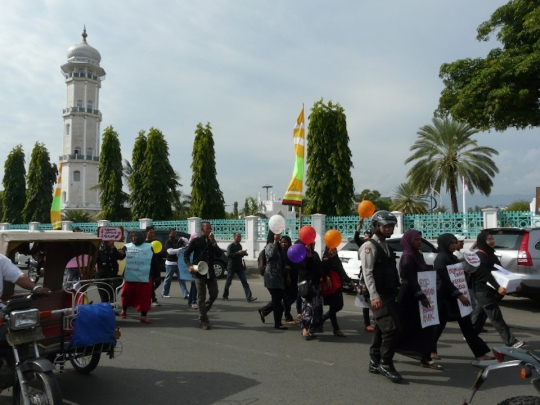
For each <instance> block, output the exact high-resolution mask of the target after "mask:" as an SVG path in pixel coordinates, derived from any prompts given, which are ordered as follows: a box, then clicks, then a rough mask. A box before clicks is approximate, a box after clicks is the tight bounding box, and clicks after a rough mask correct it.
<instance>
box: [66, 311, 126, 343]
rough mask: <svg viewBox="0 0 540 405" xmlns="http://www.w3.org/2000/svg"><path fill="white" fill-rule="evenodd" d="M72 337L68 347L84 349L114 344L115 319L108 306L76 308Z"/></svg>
mask: <svg viewBox="0 0 540 405" xmlns="http://www.w3.org/2000/svg"><path fill="white" fill-rule="evenodd" d="M77 310H78V312H77V317H76V318H75V321H74V328H73V336H72V337H71V340H70V342H69V345H68V347H85V346H93V345H97V344H101V343H104V344H106V343H115V342H116V336H115V329H116V318H115V315H114V311H113V309H112V307H111V305H110V304H108V303H106V302H103V303H100V304H91V305H79V306H77Z"/></svg>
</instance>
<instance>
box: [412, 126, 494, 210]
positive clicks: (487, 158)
mask: <svg viewBox="0 0 540 405" xmlns="http://www.w3.org/2000/svg"><path fill="white" fill-rule="evenodd" d="M432 122H433V125H426V126H423V127H422V128H420V130H419V131H418V132H417V134H418V139H417V140H416V142H415V143H414V145H413V146H411V149H410V150H411V152H412V151H414V153H413V154H412V155H411V156H410V157H409V158H408V159H407V160H406V161H405V164H407V163H410V162H412V161H414V160H416V161H417V162H416V163H415V164H414V166H413V167H412V168H411V169H410V170H409V172H408V173H407V177H408V179H409V182H410V183H411V184H413V185H414V187H415V189H416V190H417V192H419V193H425V192H429V191H430V189H431V188H433V189H434V190H435V191H437V192H440V190H441V188H442V187H444V188H445V189H446V192H448V193H449V194H450V200H451V202H452V212H458V204H457V190H458V184H459V182H460V180H461V179H464V180H465V182H466V184H467V188H468V190H469V191H470V193H471V194H474V191H475V189H478V191H480V193H481V194H484V195H486V196H488V195H489V194H490V193H491V187H492V186H493V181H492V178H493V177H494V176H495V174H496V173H499V169H497V166H496V165H495V162H493V160H491V156H492V155H498V154H499V152H497V151H496V150H495V149H493V148H489V147H487V146H478V144H477V142H476V140H474V139H472V138H471V137H472V136H473V135H474V134H476V133H478V130H476V129H474V128H472V127H470V126H469V125H468V124H464V123H461V122H458V121H454V120H453V119H451V118H448V117H447V118H444V119H441V118H433V120H432Z"/></svg>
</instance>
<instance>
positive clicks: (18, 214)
mask: <svg viewBox="0 0 540 405" xmlns="http://www.w3.org/2000/svg"><path fill="white" fill-rule="evenodd" d="M24 164H25V156H24V151H23V148H22V145H17V146H15V147H14V148H13V149H12V150H11V152H10V153H9V155H8V157H7V159H6V162H5V163H4V179H3V180H2V184H3V186H4V200H3V201H2V203H3V206H4V215H3V217H2V220H3V221H4V222H9V223H12V224H22V223H23V215H22V210H23V208H24V206H25V205H26V169H25V168H24ZM49 208H50V207H49Z"/></svg>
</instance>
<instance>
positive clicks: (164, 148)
mask: <svg viewBox="0 0 540 405" xmlns="http://www.w3.org/2000/svg"><path fill="white" fill-rule="evenodd" d="M133 169H134V170H135V172H136V171H137V169H136V167H135V163H134V164H133ZM139 173H140V175H141V178H142V184H143V187H142V190H141V191H142V192H141V196H142V199H141V200H140V201H139V207H140V210H141V214H142V215H143V217H141V218H144V217H145V218H152V219H157V220H169V219H171V218H172V216H173V205H175V204H179V201H178V194H177V191H176V189H177V187H178V186H179V185H180V183H179V182H178V179H179V176H178V174H176V173H175V171H174V169H173V168H172V166H171V163H170V162H169V145H168V144H167V141H166V140H165V137H164V136H163V134H162V133H161V131H160V130H159V129H157V128H150V131H148V136H147V142H146V150H145V152H144V160H143V162H142V163H141V164H140V171H139Z"/></svg>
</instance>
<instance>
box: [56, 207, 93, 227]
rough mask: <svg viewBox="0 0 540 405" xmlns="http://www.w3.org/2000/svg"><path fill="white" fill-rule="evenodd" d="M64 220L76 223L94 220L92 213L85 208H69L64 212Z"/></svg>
mask: <svg viewBox="0 0 540 405" xmlns="http://www.w3.org/2000/svg"><path fill="white" fill-rule="evenodd" d="M62 221H71V222H73V223H74V224H77V223H86V222H90V221H92V218H91V217H90V214H89V213H88V212H87V211H83V210H69V211H66V212H64V213H63V214H62Z"/></svg>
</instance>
